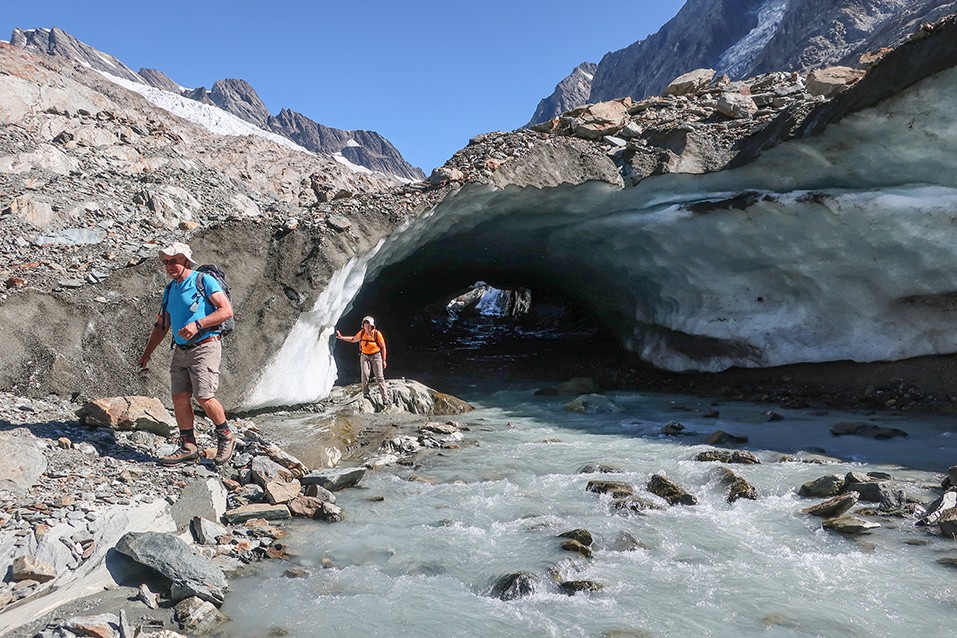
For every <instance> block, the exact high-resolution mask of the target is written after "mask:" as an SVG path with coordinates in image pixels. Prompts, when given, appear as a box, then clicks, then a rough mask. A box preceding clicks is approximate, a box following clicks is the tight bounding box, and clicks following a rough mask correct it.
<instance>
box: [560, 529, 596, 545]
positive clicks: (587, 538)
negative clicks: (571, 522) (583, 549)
mask: <svg viewBox="0 0 957 638" xmlns="http://www.w3.org/2000/svg"><path fill="white" fill-rule="evenodd" d="M558 537H559V538H570V539H572V540H575V541H578V542H579V543H581V544H582V545H589V546H590V545H591V544H592V543H593V542H594V539H593V538H592V535H591V532H589V531H588V530H587V529H573V530H571V531H568V532H562V533H561V534H559V535H558Z"/></svg>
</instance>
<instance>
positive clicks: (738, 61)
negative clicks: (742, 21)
mask: <svg viewBox="0 0 957 638" xmlns="http://www.w3.org/2000/svg"><path fill="white" fill-rule="evenodd" d="M789 1H790V0H767V2H765V3H764V4H763V5H762V6H761V8H760V9H758V26H756V27H754V29H752V30H751V32H750V33H748V35H746V36H744V37H743V38H741V39H740V40H739V41H738V42H736V43H735V44H734V46H732V47H731V48H730V49H728V50H727V51H725V52H724V53H722V54H721V57H720V58H719V59H718V64H717V66H716V69H717V71H718V73H727V74H728V75H729V76H730V77H732V78H738V77H742V76H743V75H744V74H746V73H747V71H748V69H750V68H751V66H752V64H753V63H754V60H755V58H756V57H757V56H758V54H759V53H761V51H763V50H764V47H766V46H767V45H768V42H770V41H771V38H772V37H774V34H775V33H777V30H778V27H779V26H780V25H781V20H783V19H784V13H785V11H786V10H787V8H788V3H789Z"/></svg>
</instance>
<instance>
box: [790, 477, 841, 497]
mask: <svg viewBox="0 0 957 638" xmlns="http://www.w3.org/2000/svg"><path fill="white" fill-rule="evenodd" d="M843 489H844V477H843V476H841V475H840V474H828V475H827V476H821V477H819V478H816V479H814V480H813V481H808V482H807V483H804V484H803V485H802V486H801V487H800V488H798V494H800V495H801V496H808V497H820V498H827V497H830V496H837V495H838V494H840V493H841V490H843Z"/></svg>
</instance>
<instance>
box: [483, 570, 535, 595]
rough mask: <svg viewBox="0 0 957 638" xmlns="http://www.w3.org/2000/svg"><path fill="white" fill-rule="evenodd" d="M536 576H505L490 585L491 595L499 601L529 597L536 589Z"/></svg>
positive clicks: (514, 574) (518, 573) (517, 573)
mask: <svg viewBox="0 0 957 638" xmlns="http://www.w3.org/2000/svg"><path fill="white" fill-rule="evenodd" d="M538 585H539V579H538V576H536V575H535V574H533V573H531V572H514V573H512V574H505V575H504V576H502V577H500V578H499V579H498V580H496V581H495V583H494V584H493V585H492V595H493V596H495V597H496V598H499V599H501V600H515V599H516V598H522V597H524V596H531V595H532V594H534V593H535V590H536V589H537V588H538Z"/></svg>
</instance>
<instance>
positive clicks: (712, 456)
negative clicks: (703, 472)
mask: <svg viewBox="0 0 957 638" xmlns="http://www.w3.org/2000/svg"><path fill="white" fill-rule="evenodd" d="M695 460H696V461H718V462H720V463H739V464H742V465H760V464H761V461H760V459H758V457H756V456H755V455H754V452H748V451H747V450H706V451H704V452H701V453H700V454H698V456H696V457H695Z"/></svg>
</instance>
